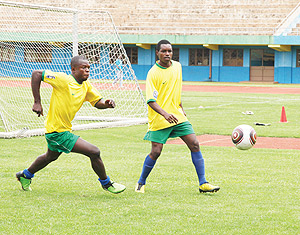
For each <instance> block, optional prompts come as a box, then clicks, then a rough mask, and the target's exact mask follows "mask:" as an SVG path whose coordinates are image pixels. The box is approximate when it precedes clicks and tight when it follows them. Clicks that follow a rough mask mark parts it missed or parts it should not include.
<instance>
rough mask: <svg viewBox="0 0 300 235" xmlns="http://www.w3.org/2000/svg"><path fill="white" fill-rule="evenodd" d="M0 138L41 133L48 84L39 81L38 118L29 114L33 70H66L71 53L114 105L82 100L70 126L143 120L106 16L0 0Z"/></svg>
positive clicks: (139, 96) (134, 81) (124, 58)
mask: <svg viewBox="0 0 300 235" xmlns="http://www.w3.org/2000/svg"><path fill="white" fill-rule="evenodd" d="M0 22H1V24H0V138H13V137H27V136H32V135H42V134H44V121H45V117H46V115H47V111H48V109H49V104H50V97H51V92H52V88H51V86H49V85H47V84H46V83H43V82H42V84H41V98H42V105H43V109H44V116H43V117H37V115H36V114H35V113H33V112H32V110H31V109H32V105H33V96H32V92H31V87H30V80H31V73H32V71H33V70H52V71H56V72H65V73H67V74H70V72H71V68H70V61H71V58H72V57H73V56H75V55H83V56H85V57H86V58H87V59H88V60H89V63H90V65H91V69H90V77H89V80H90V82H91V83H92V84H93V85H94V86H95V87H96V88H97V89H98V90H99V91H100V93H101V95H102V96H103V97H104V98H112V99H114V100H115V102H116V107H115V108H114V109H105V110H99V109H96V108H94V107H92V106H91V105H90V104H89V103H88V102H86V103H84V105H83V106H82V108H81V109H80V110H79V112H78V113H77V115H76V116H75V119H74V121H73V123H72V124H73V130H79V129H90V128H101V127H109V126H124V125H132V124H141V123H146V122H147V119H146V113H147V109H146V104H145V100H144V97H143V94H142V92H141V89H140V87H139V84H138V82H137V79H136V77H135V75H134V71H133V69H132V67H131V63H130V60H129V58H128V56H127V54H126V51H125V48H124V47H123V45H122V43H121V40H120V38H119V36H118V33H117V31H116V29H115V26H114V23H113V20H112V18H111V15H110V14H109V13H108V12H105V11H79V10H75V9H63V8H56V7H46V6H38V5H29V4H18V3H12V2H7V1H1V0H0Z"/></svg>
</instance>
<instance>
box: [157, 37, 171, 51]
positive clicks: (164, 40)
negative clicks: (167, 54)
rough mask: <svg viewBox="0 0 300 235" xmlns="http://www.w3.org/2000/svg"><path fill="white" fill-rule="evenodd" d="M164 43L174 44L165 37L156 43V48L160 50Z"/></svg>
mask: <svg viewBox="0 0 300 235" xmlns="http://www.w3.org/2000/svg"><path fill="white" fill-rule="evenodd" d="M162 44H169V45H171V46H172V44H171V43H170V42H169V41H168V40H166V39H163V40H160V41H159V42H158V43H157V44H156V50H157V51H159V50H160V48H161V45H162Z"/></svg>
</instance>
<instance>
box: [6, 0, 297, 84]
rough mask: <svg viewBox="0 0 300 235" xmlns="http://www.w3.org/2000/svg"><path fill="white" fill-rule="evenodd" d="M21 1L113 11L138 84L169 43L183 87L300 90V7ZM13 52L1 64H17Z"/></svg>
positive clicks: (227, 1) (245, 0)
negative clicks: (159, 47)
mask: <svg viewBox="0 0 300 235" xmlns="http://www.w3.org/2000/svg"><path fill="white" fill-rule="evenodd" d="M16 2H18V3H28V4H37V5H48V6H55V7H63V8H76V9H80V10H105V11H108V12H110V14H111V15H112V18H113V20H114V23H115V25H116V28H117V30H118V32H119V35H120V38H121V41H122V43H123V44H124V46H125V49H126V52H127V55H128V57H129V60H130V62H131V65H132V68H133V70H134V72H135V75H136V77H137V78H138V79H139V80H145V79H146V75H147V71H148V70H149V69H150V68H151V66H152V65H153V64H154V63H155V60H156V55H155V44H156V43H157V42H158V41H159V40H160V39H168V40H169V41H170V42H171V43H172V44H173V48H174V55H173V59H174V60H178V61H180V63H181V64H182V66H183V79H184V80H185V81H214V82H271V83H272V82H275V83H300V76H299V72H300V36H299V34H300V33H299V29H300V27H299V25H300V22H299V21H300V3H299V1H298V0H274V1H268V0H218V1H217V0H190V1H184V0H172V1H171V0H167V1H164V2H161V1H151V2H145V1H141V0H127V1H122V0H114V1H108V0H103V1H97V0H90V1H89V2H88V4H86V2H85V1H82V0H66V1H63V2H62V1H59V0H19V1H16ZM0 27H1V26H0ZM7 50H10V49H9V48H4V47H0V63H1V62H3V61H4V62H5V61H7V60H10V62H13V61H11V60H12V59H11V58H13V56H4V54H5V55H7V54H9V53H7ZM11 53H14V52H11ZM28 53H30V52H28ZM24 56H26V55H24ZM27 56H29V57H30V55H28V54H27ZM50 56H51V55H50ZM30 58H32V57H30ZM45 60H46V61H47V59H45Z"/></svg>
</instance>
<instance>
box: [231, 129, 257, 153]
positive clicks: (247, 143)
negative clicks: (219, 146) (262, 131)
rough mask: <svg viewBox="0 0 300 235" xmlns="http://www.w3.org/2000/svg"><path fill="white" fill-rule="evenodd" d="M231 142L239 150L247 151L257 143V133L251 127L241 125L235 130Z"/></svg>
mask: <svg viewBox="0 0 300 235" xmlns="http://www.w3.org/2000/svg"><path fill="white" fill-rule="evenodd" d="M231 140H232V142H233V144H234V145H235V147H237V148H238V149H241V150H247V149H250V148H252V146H253V145H254V144H255V143H256V132H255V130H254V129H253V127H251V126H249V125H245V124H244V125H239V126H237V127H236V128H235V129H234V130H233V132H232V135H231Z"/></svg>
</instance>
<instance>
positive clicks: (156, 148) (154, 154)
mask: <svg viewBox="0 0 300 235" xmlns="http://www.w3.org/2000/svg"><path fill="white" fill-rule="evenodd" d="M162 148H163V145H162V144H158V143H152V149H151V153H150V157H151V158H152V159H153V160H157V158H158V157H159V156H160V154H161V151H162Z"/></svg>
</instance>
